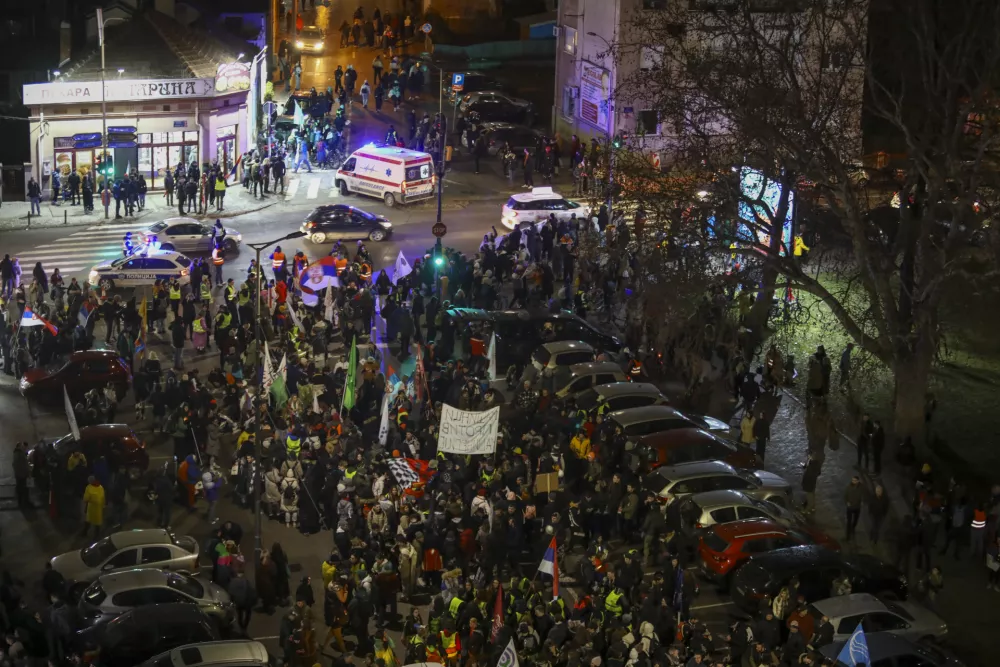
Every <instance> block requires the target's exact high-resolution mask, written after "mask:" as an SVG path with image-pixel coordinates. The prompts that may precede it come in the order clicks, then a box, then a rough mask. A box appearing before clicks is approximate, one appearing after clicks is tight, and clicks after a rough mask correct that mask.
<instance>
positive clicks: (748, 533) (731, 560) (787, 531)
mask: <svg viewBox="0 0 1000 667" xmlns="http://www.w3.org/2000/svg"><path fill="white" fill-rule="evenodd" d="M830 542H832V540H824V544H823V546H825V547H827V548H833V549H839V548H840V545H839V544H837V543H836V542H832V544H830ZM805 544H816V540H815V539H814V538H813V537H812V536H810V535H809V534H808V533H806V532H805V531H804V530H801V529H798V528H788V527H786V526H783V525H781V524H780V523H778V522H777V521H772V520H770V519H743V520H741V521H731V522H729V523H719V524H715V525H714V526H710V527H709V528H708V529H706V530H705V532H704V533H702V535H701V538H700V539H699V541H698V553H699V555H700V556H701V572H702V574H704V575H705V576H706V577H707V578H708V579H712V580H714V581H721V582H728V580H729V578H730V577H731V576H732V574H733V573H734V572H735V571H736V570H737V569H738V568H739V566H740V565H741V564H742V563H743V561H745V560H746V559H747V558H750V557H751V556H755V555H757V554H762V553H767V552H768V551H774V550H775V549H784V548H786V547H797V546H802V545H805Z"/></svg>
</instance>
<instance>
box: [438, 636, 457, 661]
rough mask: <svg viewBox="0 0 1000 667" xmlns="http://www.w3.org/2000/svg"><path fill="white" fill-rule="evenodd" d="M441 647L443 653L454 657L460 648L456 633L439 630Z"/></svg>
mask: <svg viewBox="0 0 1000 667" xmlns="http://www.w3.org/2000/svg"><path fill="white" fill-rule="evenodd" d="M441 647H442V648H444V654H445V655H446V656H448V657H449V658H454V657H455V656H456V655H458V651H459V649H460V647H459V645H458V633H455V632H453V633H451V634H450V635H449V634H446V633H445V631H444V630H442V631H441Z"/></svg>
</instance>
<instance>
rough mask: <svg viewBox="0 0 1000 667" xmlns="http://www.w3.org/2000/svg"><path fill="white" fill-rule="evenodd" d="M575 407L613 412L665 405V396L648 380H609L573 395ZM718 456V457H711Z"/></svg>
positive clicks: (602, 412) (589, 410) (588, 410)
mask: <svg viewBox="0 0 1000 667" xmlns="http://www.w3.org/2000/svg"><path fill="white" fill-rule="evenodd" d="M573 400H574V401H575V402H576V407H577V408H579V409H580V410H584V411H586V412H598V413H601V414H604V413H605V412H614V411H616V410H625V409H627V408H641V407H644V406H647V405H666V404H667V403H668V401H667V397H666V396H664V395H663V394H661V393H660V390H659V388H657V386H656V385H655V384H651V383H649V382H611V383H609V384H601V385H597V386H596V387H591V388H590V389H585V390H584V391H581V392H580V393H579V394H577V395H576V396H574V397H573ZM712 458H718V457H712Z"/></svg>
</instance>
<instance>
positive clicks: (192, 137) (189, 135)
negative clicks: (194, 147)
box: [184, 132, 198, 142]
mask: <svg viewBox="0 0 1000 667" xmlns="http://www.w3.org/2000/svg"><path fill="white" fill-rule="evenodd" d="M184 141H185V142H187V141H198V133H197V132H185V133H184Z"/></svg>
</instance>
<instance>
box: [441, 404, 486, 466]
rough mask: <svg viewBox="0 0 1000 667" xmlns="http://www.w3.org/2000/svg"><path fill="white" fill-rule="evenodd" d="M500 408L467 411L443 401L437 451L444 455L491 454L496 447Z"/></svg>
mask: <svg viewBox="0 0 1000 667" xmlns="http://www.w3.org/2000/svg"><path fill="white" fill-rule="evenodd" d="M499 428H500V407H499V406H497V407H495V408H492V409H490V410H487V411H486V412H468V411H466V410H459V409H458V408H453V407H451V406H450V405H447V404H445V405H444V406H443V407H442V409H441V426H440V429H439V431H438V451H439V452H445V453H448V454H492V453H493V452H495V451H496V449H497V430H498V429H499Z"/></svg>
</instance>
